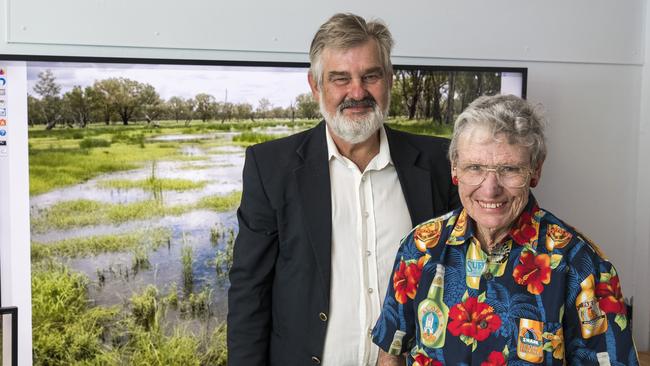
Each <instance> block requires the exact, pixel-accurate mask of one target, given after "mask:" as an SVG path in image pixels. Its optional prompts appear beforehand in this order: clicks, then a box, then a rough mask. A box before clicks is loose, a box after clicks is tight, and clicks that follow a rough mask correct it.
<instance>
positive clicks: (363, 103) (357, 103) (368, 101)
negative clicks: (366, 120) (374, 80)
mask: <svg viewBox="0 0 650 366" xmlns="http://www.w3.org/2000/svg"><path fill="white" fill-rule="evenodd" d="M376 105H377V102H376V101H375V98H373V97H371V96H368V97H365V98H363V99H361V100H354V99H346V100H344V101H343V103H341V104H339V108H338V110H339V111H343V110H344V109H346V108H350V107H371V108H374V107H375V106H376Z"/></svg>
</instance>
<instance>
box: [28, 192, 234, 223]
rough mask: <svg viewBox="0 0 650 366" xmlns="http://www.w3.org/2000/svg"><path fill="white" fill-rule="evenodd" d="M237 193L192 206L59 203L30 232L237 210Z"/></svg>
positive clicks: (34, 219) (153, 202) (37, 219)
mask: <svg viewBox="0 0 650 366" xmlns="http://www.w3.org/2000/svg"><path fill="white" fill-rule="evenodd" d="M240 201H241V192H240V191H234V192H231V193H228V194H226V195H223V196H220V195H215V196H209V197H204V198H203V199H201V200H200V201H199V202H198V203H196V204H195V205H175V206H164V205H163V204H161V202H160V201H158V200H155V199H153V200H145V201H138V202H133V203H128V204H113V203H103V202H97V201H91V200H74V201H63V202H59V203H57V204H55V205H52V206H51V207H50V208H47V209H44V210H42V211H41V212H40V213H39V214H37V215H36V216H35V217H32V230H34V231H35V232H45V231H47V230H50V229H70V228H73V227H81V226H90V225H98V224H102V223H113V224H119V223H124V222H127V221H132V220H143V219H149V218H152V217H161V216H167V215H181V214H183V213H185V212H189V211H192V210H195V209H208V210H213V211H216V212H224V211H229V210H233V209H235V208H237V206H238V205H239V202H240Z"/></svg>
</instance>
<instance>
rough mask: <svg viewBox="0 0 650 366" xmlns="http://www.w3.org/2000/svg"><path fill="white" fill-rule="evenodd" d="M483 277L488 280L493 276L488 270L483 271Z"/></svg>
mask: <svg viewBox="0 0 650 366" xmlns="http://www.w3.org/2000/svg"><path fill="white" fill-rule="evenodd" d="M483 278H485V279H486V280H487V281H489V280H491V279H492V278H494V276H493V275H492V273H490V272H485V273H483Z"/></svg>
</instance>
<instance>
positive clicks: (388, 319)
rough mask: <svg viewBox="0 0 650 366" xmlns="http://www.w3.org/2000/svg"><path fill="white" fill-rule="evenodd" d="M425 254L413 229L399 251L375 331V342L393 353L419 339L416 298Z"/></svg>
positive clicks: (399, 352)
mask: <svg viewBox="0 0 650 366" xmlns="http://www.w3.org/2000/svg"><path fill="white" fill-rule="evenodd" d="M423 254H424V253H422V252H420V251H418V250H417V248H416V247H415V244H414V242H413V232H411V233H410V234H409V235H408V236H407V237H406V238H405V239H404V240H402V244H401V245H400V248H399V250H398V251H397V255H396V257H395V263H394V264H393V271H392V272H391V274H390V279H389V284H388V289H387V291H386V298H385V299H384V304H383V307H382V310H381V313H380V314H379V319H378V320H377V323H376V324H375V327H374V329H373V331H372V341H373V342H374V343H375V344H376V345H377V346H379V348H381V349H383V350H384V351H386V352H387V353H389V354H393V355H400V354H402V353H404V352H406V351H407V350H408V349H410V346H411V345H412V344H413V342H414V340H415V317H416V314H415V311H414V306H413V299H414V298H415V294H416V292H417V287H418V283H419V280H420V274H421V272H422V266H423V265H424V263H423V262H424V260H423V259H424V258H423Z"/></svg>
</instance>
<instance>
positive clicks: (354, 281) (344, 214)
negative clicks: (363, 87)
mask: <svg viewBox="0 0 650 366" xmlns="http://www.w3.org/2000/svg"><path fill="white" fill-rule="evenodd" d="M326 131H327V132H326V133H327V150H328V156H329V169H330V183H331V200H332V274H331V288H330V312H329V314H328V320H327V321H328V324H327V336H326V337H325V350H324V352H323V358H322V362H323V365H326V366H359V365H371V366H374V365H375V364H376V363H377V355H378V348H377V346H375V345H374V344H373V343H372V342H371V338H370V331H371V329H372V327H373V326H374V324H375V322H376V321H377V318H378V317H379V313H380V311H381V305H382V303H383V300H384V297H385V296H386V288H387V286H388V284H389V283H391V284H392V280H390V279H389V277H390V273H391V270H392V268H393V261H394V260H395V253H397V249H398V248H399V243H400V240H401V239H402V237H404V236H405V235H406V234H407V233H408V232H409V230H411V226H412V225H411V217H410V214H409V212H408V208H407V206H406V201H405V199H404V193H403V192H402V187H401V186H400V182H399V179H398V178H397V171H396V170H395V166H394V164H393V161H392V159H391V157H390V150H389V147H388V140H387V138H386V132H385V131H384V128H383V127H382V128H381V129H380V135H379V144H380V147H379V153H378V154H377V155H376V156H375V157H374V158H373V159H372V160H371V161H370V163H369V164H368V166H367V167H366V169H365V171H363V172H361V171H359V168H358V167H357V166H356V165H355V164H354V163H353V162H352V161H351V160H349V159H348V158H346V157H344V156H343V155H341V154H340V153H339V151H338V149H337V148H336V145H335V144H334V141H333V140H332V137H331V136H330V133H329V130H327V129H326Z"/></svg>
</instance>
